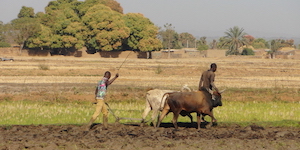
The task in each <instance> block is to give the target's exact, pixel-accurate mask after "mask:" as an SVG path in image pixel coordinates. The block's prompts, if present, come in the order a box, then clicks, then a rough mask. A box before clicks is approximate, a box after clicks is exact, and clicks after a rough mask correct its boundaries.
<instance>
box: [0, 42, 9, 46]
mask: <svg viewBox="0 0 300 150" xmlns="http://www.w3.org/2000/svg"><path fill="white" fill-rule="evenodd" d="M0 47H11V46H10V44H9V43H6V42H0Z"/></svg>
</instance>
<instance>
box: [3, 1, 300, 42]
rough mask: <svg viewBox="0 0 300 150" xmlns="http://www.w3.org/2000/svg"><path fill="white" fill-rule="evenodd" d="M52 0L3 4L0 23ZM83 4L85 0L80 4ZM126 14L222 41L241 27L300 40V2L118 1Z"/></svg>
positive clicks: (256, 34)
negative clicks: (231, 31) (231, 29)
mask: <svg viewBox="0 0 300 150" xmlns="http://www.w3.org/2000/svg"><path fill="white" fill-rule="evenodd" d="M50 1H51V0H0V21H3V22H4V23H8V22H9V21H11V20H13V19H15V18H17V15H18V13H19V11H20V9H21V8H22V6H26V7H32V8H34V10H35V12H44V8H45V7H46V6H47V4H48V3H49V2H50ZM80 1H83V0H80ZM116 1H118V2H119V3H120V4H121V6H122V7H123V10H124V13H125V14H126V13H141V14H143V15H144V16H145V17H147V18H149V19H150V20H151V21H152V22H153V23H154V24H155V25H157V26H159V27H163V26H164V25H165V24H166V23H169V24H172V26H173V27H174V29H175V30H176V32H178V33H182V32H188V33H191V34H193V35H194V36H195V37H202V36H206V37H220V36H224V35H225V34H224V32H226V31H227V30H228V29H230V28H233V27H234V26H238V27H239V28H243V29H244V32H246V33H247V34H249V35H252V36H254V37H255V38H270V37H283V38H300V0H116Z"/></svg>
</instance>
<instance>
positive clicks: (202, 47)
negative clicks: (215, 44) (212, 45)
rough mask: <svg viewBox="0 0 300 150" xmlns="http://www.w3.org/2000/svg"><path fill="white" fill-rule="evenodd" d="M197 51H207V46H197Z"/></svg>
mask: <svg viewBox="0 0 300 150" xmlns="http://www.w3.org/2000/svg"><path fill="white" fill-rule="evenodd" d="M197 50H200V51H202V50H208V45H199V46H198V47H197Z"/></svg>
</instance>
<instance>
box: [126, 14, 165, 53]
mask: <svg viewBox="0 0 300 150" xmlns="http://www.w3.org/2000/svg"><path fill="white" fill-rule="evenodd" d="M123 18H124V20H125V24H126V26H127V27H128V28H129V29H130V33H129V37H128V38H126V39H125V41H124V43H123V44H124V45H125V47H128V48H131V49H133V50H140V51H153V50H159V49H160V48H161V47H162V43H161V41H160V40H159V39H158V38H157V33H158V28H157V27H156V26H155V25H154V24H153V23H152V22H151V21H150V20H149V19H148V18H145V17H144V16H143V15H142V14H138V13H128V14H126V15H124V17H123Z"/></svg>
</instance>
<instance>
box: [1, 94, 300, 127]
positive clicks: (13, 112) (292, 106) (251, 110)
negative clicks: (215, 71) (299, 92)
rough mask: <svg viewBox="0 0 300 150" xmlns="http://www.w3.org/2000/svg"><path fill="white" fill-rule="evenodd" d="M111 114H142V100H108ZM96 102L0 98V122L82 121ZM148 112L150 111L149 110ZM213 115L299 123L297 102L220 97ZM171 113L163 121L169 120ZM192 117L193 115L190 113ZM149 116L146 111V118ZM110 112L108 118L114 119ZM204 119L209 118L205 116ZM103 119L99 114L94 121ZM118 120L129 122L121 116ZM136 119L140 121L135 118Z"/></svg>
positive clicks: (222, 119) (245, 121) (232, 120)
mask: <svg viewBox="0 0 300 150" xmlns="http://www.w3.org/2000/svg"><path fill="white" fill-rule="evenodd" d="M108 103H109V106H110V108H111V109H112V111H113V112H114V114H115V115H116V116H118V117H120V118H122V117H124V118H141V114H142V112H143V109H144V101H141V100H130V101H110V102H108ZM94 109H95V106H94V105H93V104H91V103H89V102H58V103H53V102H43V101H30V100H23V101H10V100H6V101H1V102H0V110H1V113H0V118H1V121H0V125H30V124H35V125H38V124H78V125H81V124H85V123H87V122H88V121H89V119H90V117H91V116H92V115H93V113H94ZM150 113H151V112H150ZM214 115H215V117H216V119H217V120H218V122H219V124H224V125H228V124H229V125H230V124H239V125H241V126H247V125H250V124H257V125H262V126H285V127H300V103H299V102H283V101H271V102H257V101H247V102H240V101H228V100H224V101H223V106H222V107H217V108H215V109H214ZM172 116H173V115H172V114H171V113H170V114H169V115H168V116H167V117H166V118H165V119H164V120H163V122H169V123H170V122H171V119H172ZM193 117H194V121H196V115H195V113H194V114H193ZM149 118H150V115H148V117H147V119H149ZM115 120H116V119H115V118H114V116H113V115H112V114H110V115H109V122H110V123H112V122H115ZM206 120H208V121H210V118H209V117H208V116H207V117H206ZM178 121H179V122H190V121H189V118H188V117H182V116H181V117H179V120H178ZM101 122H102V115H100V116H99V117H98V119H97V120H96V122H95V123H101ZM120 122H121V123H125V122H132V121H130V120H121V121H120ZM136 122H139V121H136Z"/></svg>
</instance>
